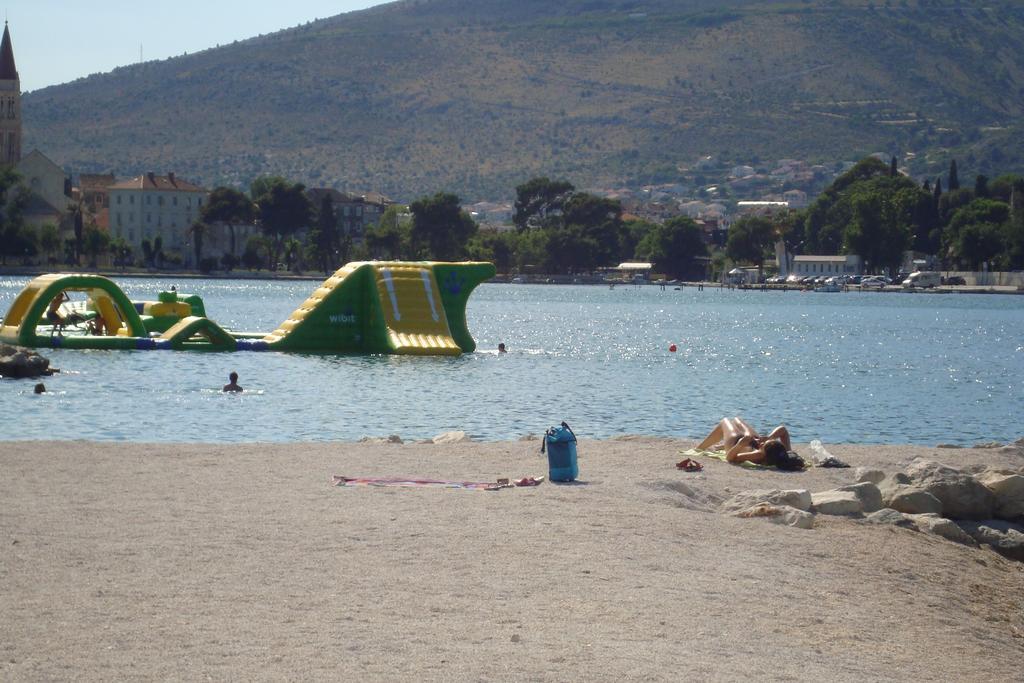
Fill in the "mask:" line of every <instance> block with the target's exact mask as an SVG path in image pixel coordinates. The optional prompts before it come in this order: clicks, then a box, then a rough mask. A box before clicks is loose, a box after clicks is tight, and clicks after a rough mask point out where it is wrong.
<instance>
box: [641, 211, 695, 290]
mask: <svg viewBox="0 0 1024 683" xmlns="http://www.w3.org/2000/svg"><path fill="white" fill-rule="evenodd" d="M636 253H637V256H639V257H641V258H644V259H649V260H650V261H651V262H653V263H654V266H655V267H656V268H657V269H658V270H659V271H660V272H663V273H666V274H667V275H669V276H671V277H673V278H680V279H683V278H688V279H695V277H703V275H704V273H703V266H702V265H700V264H698V262H697V260H696V259H697V258H698V257H701V256H707V245H706V244H704V234H703V233H702V231H701V229H700V226H698V225H697V224H696V223H695V222H694V220H693V219H692V218H688V217H686V216H679V217H676V218H672V219H670V220H668V221H666V222H665V224H664V225H656V226H654V227H653V229H652V230H651V231H650V232H648V233H647V235H645V236H644V238H643V239H642V240H641V242H640V244H639V245H638V246H637V252H636Z"/></svg>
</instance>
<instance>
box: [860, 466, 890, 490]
mask: <svg viewBox="0 0 1024 683" xmlns="http://www.w3.org/2000/svg"><path fill="white" fill-rule="evenodd" d="M883 479H885V472H883V471H882V470H873V469H871V468H869V467H858V468H857V469H855V470H854V471H853V480H854V481H856V482H857V483H858V484H859V483H861V482H863V481H870V482H871V483H872V484H874V485H875V486H878V484H880V483H881V482H882V480H883Z"/></svg>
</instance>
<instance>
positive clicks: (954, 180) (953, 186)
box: [947, 159, 960, 192]
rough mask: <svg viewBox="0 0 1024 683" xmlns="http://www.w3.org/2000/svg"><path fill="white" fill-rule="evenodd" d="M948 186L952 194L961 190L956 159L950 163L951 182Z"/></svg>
mask: <svg viewBox="0 0 1024 683" xmlns="http://www.w3.org/2000/svg"><path fill="white" fill-rule="evenodd" d="M947 185H948V186H949V191H950V192H952V191H953V190H959V189H960V177H959V176H958V175H957V172H956V159H953V160H951V161H950V162H949V182H948V183H947Z"/></svg>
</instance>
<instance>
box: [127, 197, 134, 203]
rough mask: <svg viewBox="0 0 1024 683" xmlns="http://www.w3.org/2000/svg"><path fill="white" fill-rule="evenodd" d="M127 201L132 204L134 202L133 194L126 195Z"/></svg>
mask: <svg viewBox="0 0 1024 683" xmlns="http://www.w3.org/2000/svg"><path fill="white" fill-rule="evenodd" d="M128 203H129V204H134V203H135V195H129V196H128Z"/></svg>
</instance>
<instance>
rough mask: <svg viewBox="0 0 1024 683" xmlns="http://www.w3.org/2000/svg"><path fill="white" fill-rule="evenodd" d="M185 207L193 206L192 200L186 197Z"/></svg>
mask: <svg viewBox="0 0 1024 683" xmlns="http://www.w3.org/2000/svg"><path fill="white" fill-rule="evenodd" d="M185 206H192V198H191V197H185Z"/></svg>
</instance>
